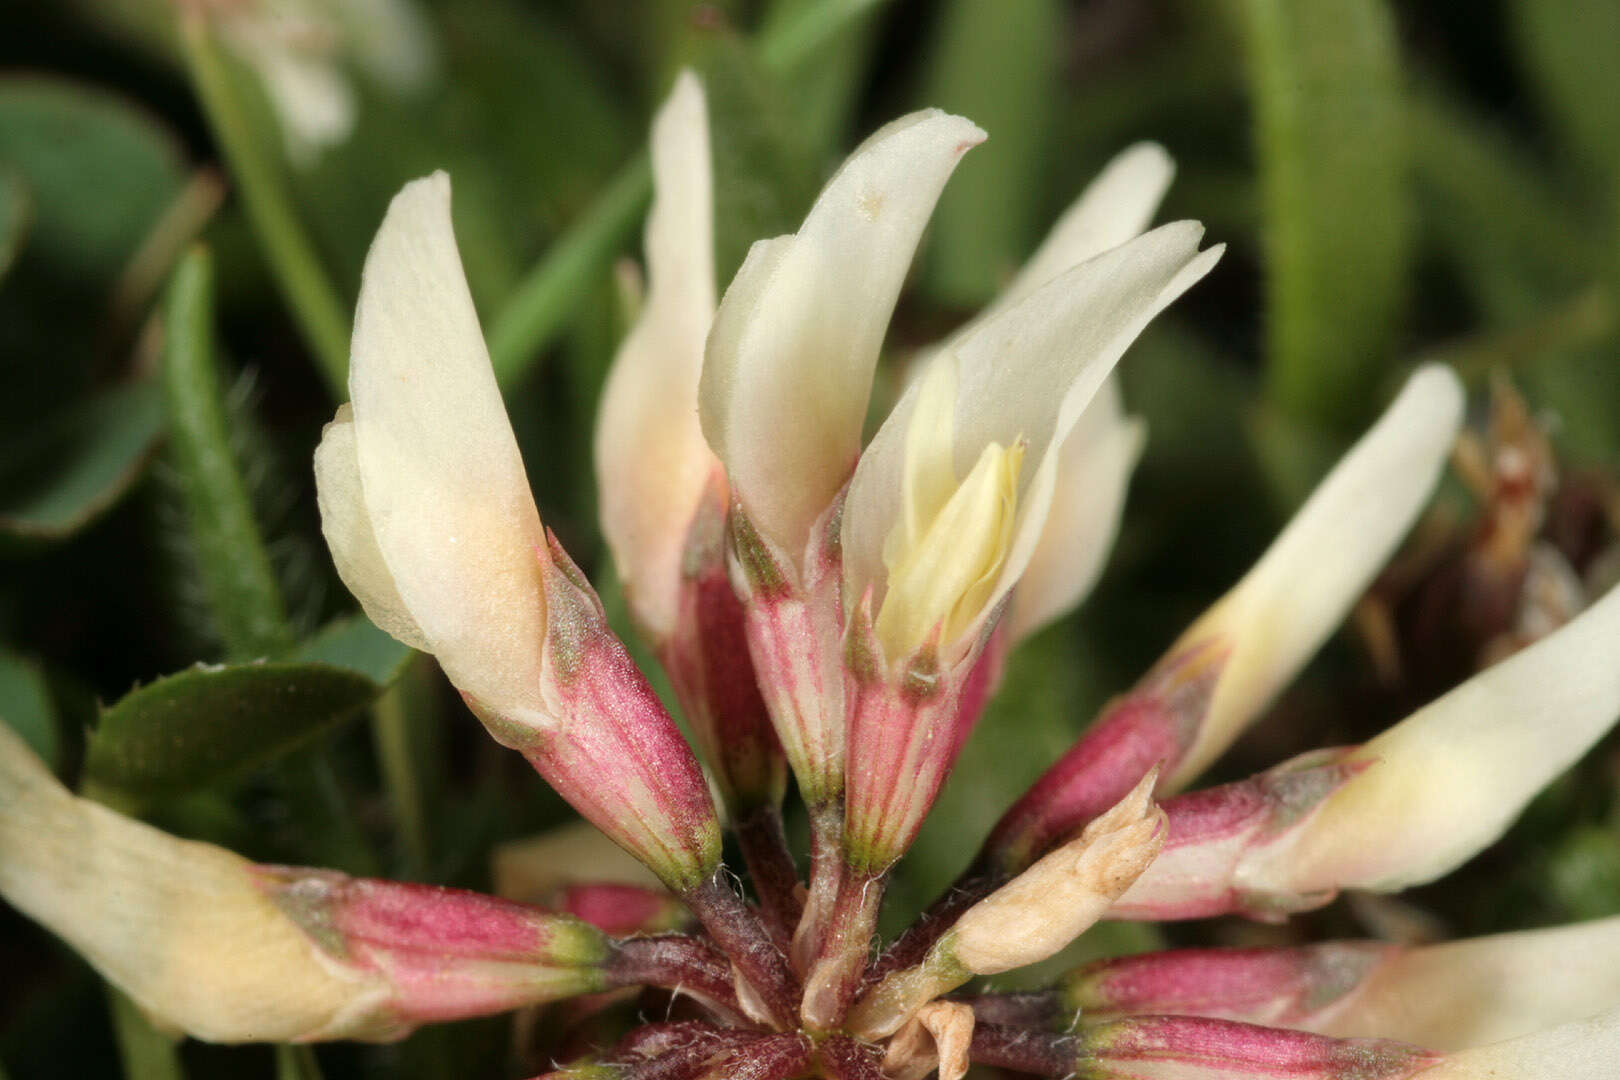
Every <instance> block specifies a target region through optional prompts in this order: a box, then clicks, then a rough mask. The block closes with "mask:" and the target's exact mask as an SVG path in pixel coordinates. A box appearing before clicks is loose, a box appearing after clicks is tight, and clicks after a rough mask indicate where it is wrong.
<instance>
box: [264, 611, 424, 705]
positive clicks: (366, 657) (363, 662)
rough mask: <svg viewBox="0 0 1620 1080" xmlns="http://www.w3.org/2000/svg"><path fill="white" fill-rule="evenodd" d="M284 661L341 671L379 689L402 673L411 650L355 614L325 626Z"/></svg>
mask: <svg viewBox="0 0 1620 1080" xmlns="http://www.w3.org/2000/svg"><path fill="white" fill-rule="evenodd" d="M288 659H290V660H295V661H300V662H304V663H311V664H327V665H329V666H331V667H336V668H343V669H344V670H345V671H352V672H354V673H355V674H357V675H364V676H365V677H366V678H368V679H370V680H371V681H372V682H374V683H376V684H377V686H378V687H383V686H387V685H389V684H390V683H392V682H393V681H394V680H395V679H397V678H399V676H400V674H401V673H402V672H403V671H404V670H405V665H406V664H408V663H410V659H411V648H410V646H409V645H405V644H402V643H401V642H399V641H397V640H395V639H394V638H393V637H391V636H390V635H389V634H388V633H386V632H385V631H383V630H379V629H378V628H377V624H376V623H374V622H372V621H371V620H370V619H368V618H366V617H365V616H364V615H360V614H355V615H348V616H345V617H343V618H341V619H334V620H333V621H331V622H329V623H327V624H326V626H324V627H322V628H321V629H320V630H319V631H318V632H317V633H316V634H315V636H314V637H312V638H310V639H309V640H308V641H306V642H304V643H303V644H302V645H300V646H299V647H298V648H297V649H296V650H294V651H293V653H292V655H291V656H290V657H288Z"/></svg>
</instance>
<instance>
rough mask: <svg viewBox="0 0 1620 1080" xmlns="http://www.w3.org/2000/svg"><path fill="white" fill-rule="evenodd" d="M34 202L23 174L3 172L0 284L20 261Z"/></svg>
mask: <svg viewBox="0 0 1620 1080" xmlns="http://www.w3.org/2000/svg"><path fill="white" fill-rule="evenodd" d="M33 215H34V203H33V198H32V196H30V195H29V194H28V184H27V182H26V181H24V180H23V178H22V174H20V173H18V172H17V171H16V170H14V169H0V281H4V280H5V276H6V271H8V270H10V269H11V264H12V263H14V262H16V261H17V252H18V251H20V250H22V246H23V240H24V239H25V238H26V237H27V235H28V225H29V222H30V221H31V220H32V219H33Z"/></svg>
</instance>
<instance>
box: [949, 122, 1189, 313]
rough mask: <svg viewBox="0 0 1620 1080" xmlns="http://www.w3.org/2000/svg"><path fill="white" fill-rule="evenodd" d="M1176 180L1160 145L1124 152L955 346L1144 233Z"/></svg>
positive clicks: (1139, 146)
mask: <svg viewBox="0 0 1620 1080" xmlns="http://www.w3.org/2000/svg"><path fill="white" fill-rule="evenodd" d="M1175 175H1176V163H1175V161H1174V160H1172V159H1171V157H1170V155H1169V154H1168V153H1166V152H1165V149H1164V147H1162V146H1160V145H1159V144H1158V143H1152V142H1142V143H1137V144H1135V145H1134V146H1130V147H1127V148H1126V149H1124V150H1122V151H1120V153H1119V154H1117V155H1116V156H1115V157H1114V159H1113V160H1112V161H1110V162H1109V163H1108V164H1107V165H1105V166H1103V170H1102V172H1100V173H1098V174H1097V177H1096V179H1094V180H1092V182H1091V183H1089V184H1087V185H1086V189H1085V190H1084V191H1082V192H1081V193H1080V197H1079V198H1077V199H1075V201H1074V202H1073V203H1072V204H1071V205H1070V206H1069V208H1068V209H1067V210H1065V211H1063V215H1062V216H1061V217H1059V218H1058V219H1057V222H1056V223H1055V224H1054V225H1053V226H1052V229H1051V231H1050V232H1048V233H1047V234H1046V239H1045V240H1043V241H1041V246H1040V247H1038V248H1036V249H1035V254H1033V255H1031V256H1030V257H1029V261H1028V262H1026V263H1024V265H1023V266H1022V267H1021V268H1020V269H1019V271H1018V273H1017V274H1016V275H1014V277H1013V279H1012V280H1011V281H1009V282H1008V283H1007V286H1006V288H1004V289H1002V290H1001V292H1000V294H998V295H997V296H996V298H995V300H994V301H992V302H991V303H990V305H989V306H988V307H986V308H985V309H984V310H983V311H981V312H980V313H979V314H978V316H977V317H975V318H974V320H973V321H972V322H971V323H969V324H968V325H967V326H965V327H963V328H962V329H961V330H959V331H957V332H956V333H955V334H953V335H952V340H953V342H956V341H961V340H963V339H964V338H965V337H967V336H968V334H970V333H972V332H973V331H974V330H975V329H977V328H978V327H980V326H982V325H983V324H984V323H985V322H986V321H988V320H989V319H991V318H993V317H994V316H996V315H999V314H1000V313H1001V312H1003V311H1006V310H1007V309H1008V308H1010V307H1012V306H1013V305H1014V304H1017V303H1018V302H1019V301H1021V300H1023V299H1024V298H1025V297H1026V296H1028V295H1030V294H1031V293H1033V292H1034V291H1035V290H1036V289H1038V288H1040V287H1041V286H1042V285H1045V284H1046V283H1047V282H1049V281H1051V280H1052V279H1053V278H1055V277H1057V276H1058V275H1059V274H1061V273H1063V272H1064V271H1065V270H1068V269H1070V268H1072V267H1075V266H1079V265H1080V264H1081V263H1083V262H1085V261H1086V260H1087V259H1092V258H1095V257H1097V256H1098V255H1101V254H1102V253H1103V252H1105V251H1107V250H1109V249H1110V248H1115V247H1118V246H1119V245H1121V244H1123V243H1125V242H1126V241H1127V240H1130V239H1132V238H1133V237H1135V236H1137V235H1138V234H1139V233H1141V231H1142V230H1143V229H1145V228H1147V226H1148V222H1150V221H1152V220H1153V215H1154V214H1155V213H1157V212H1158V209H1159V204H1160V203H1161V202H1163V201H1164V193H1165V192H1166V191H1168V190H1170V181H1171V180H1172V179H1174V178H1175Z"/></svg>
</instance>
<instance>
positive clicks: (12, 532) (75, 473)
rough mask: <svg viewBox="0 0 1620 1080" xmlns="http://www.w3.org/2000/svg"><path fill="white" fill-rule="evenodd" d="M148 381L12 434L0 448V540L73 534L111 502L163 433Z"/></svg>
mask: <svg viewBox="0 0 1620 1080" xmlns="http://www.w3.org/2000/svg"><path fill="white" fill-rule="evenodd" d="M162 425H163V411H162V402H161V400H160V398H159V391H158V387H157V385H156V383H155V382H154V381H151V380H144V381H141V382H136V383H130V384H128V385H125V386H118V387H113V388H111V389H109V390H104V391H102V392H100V393H97V394H95V395H93V396H91V397H89V398H86V399H84V400H82V401H80V402H78V403H77V404H75V405H73V406H71V407H69V408H67V409H66V410H64V411H63V412H62V413H60V414H59V415H56V416H52V417H47V418H45V419H44V420H42V421H40V422H39V423H38V424H37V425H35V426H34V427H32V428H31V429H28V430H25V431H23V432H21V433H20V434H19V435H14V436H13V441H12V442H11V444H10V445H8V446H6V447H4V448H3V449H0V545H3V544H4V542H6V541H10V542H11V543H12V545H13V546H19V545H21V546H32V545H34V544H38V543H43V542H48V541H56V540H61V539H64V538H65V537H68V536H71V535H73V534H74V533H75V532H77V531H79V530H80V529H82V528H84V527H85V526H86V525H88V524H89V523H90V522H92V521H94V520H95V519H96V518H97V517H98V516H100V515H101V514H102V513H103V512H105V511H106V510H107V509H108V508H110V507H111V506H112V505H113V504H114V503H116V502H117V501H118V500H119V499H120V498H121V497H122V496H123V495H124V493H125V492H127V491H128V490H129V489H130V487H131V485H133V484H134V483H135V480H136V479H137V478H138V477H139V476H140V474H141V471H142V469H143V468H144V467H145V465H146V463H147V461H148V460H149V459H150V457H151V454H152V450H153V448H154V447H155V446H156V444H157V440H158V437H159V435H160V434H161V433H162Z"/></svg>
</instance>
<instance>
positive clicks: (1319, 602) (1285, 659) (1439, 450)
mask: <svg viewBox="0 0 1620 1080" xmlns="http://www.w3.org/2000/svg"><path fill="white" fill-rule="evenodd" d="M1463 404H1464V402H1463V390H1462V386H1461V384H1459V383H1458V381H1457V377H1456V376H1455V375H1454V374H1452V372H1451V370H1450V369H1449V368H1446V367H1444V366H1442V365H1438V364H1431V365H1427V366H1425V367H1422V368H1419V369H1418V371H1417V372H1416V373H1415V374H1413V376H1412V377H1411V378H1410V379H1408V380H1407V383H1406V386H1405V387H1404V388H1403V389H1402V390H1401V393H1400V395H1399V396H1398V397H1397V398H1396V399H1395V401H1394V403H1393V404H1391V405H1390V407H1389V408H1388V409H1387V410H1386V411H1385V413H1384V415H1383V416H1382V417H1381V418H1380V419H1379V421H1378V423H1377V424H1375V425H1374V426H1373V428H1372V430H1370V431H1369V432H1367V434H1366V435H1364V436H1362V438H1361V441H1360V442H1358V443H1357V444H1356V445H1355V446H1354V447H1352V448H1351V450H1350V452H1349V453H1347V454H1346V455H1345V456H1344V457H1343V458H1342V459H1340V461H1339V463H1338V464H1337V465H1336V466H1334V469H1333V471H1332V472H1331V473H1329V474H1328V476H1327V479H1325V480H1323V481H1322V483H1321V484H1319V485H1318V486H1317V488H1316V490H1315V491H1314V492H1312V493H1311V496H1310V498H1309V499H1307V500H1306V502H1305V505H1304V506H1303V507H1301V508H1300V510H1299V512H1298V513H1296V514H1295V515H1294V518H1293V520H1292V521H1290V522H1289V523H1288V526H1287V528H1285V529H1284V530H1283V531H1282V533H1281V534H1279V535H1278V537H1277V539H1276V540H1274V541H1273V542H1272V544H1271V547H1270V548H1268V549H1267V550H1266V553H1265V554H1264V555H1262V556H1261V557H1260V561H1259V562H1257V563H1256V564H1255V565H1254V568H1253V569H1251V570H1250V571H1249V572H1248V574H1246V575H1245V576H1244V578H1243V580H1242V581H1240V582H1238V584H1237V585H1236V586H1235V587H1233V589H1232V591H1231V592H1229V593H1227V594H1226V596H1224V597H1222V598H1221V600H1220V601H1219V602H1217V603H1216V604H1215V606H1214V607H1212V608H1210V610H1209V611H1208V612H1206V613H1205V614H1204V615H1203V616H1202V617H1201V618H1200V619H1199V620H1198V621H1197V622H1195V623H1194V624H1193V625H1192V627H1191V628H1189V629H1188V630H1187V632H1186V633H1184V634H1183V635H1182V636H1181V638H1180V640H1179V641H1178V642H1177V643H1176V645H1175V646H1173V647H1172V648H1171V650H1170V654H1172V655H1174V654H1176V653H1178V652H1181V651H1183V650H1184V649H1185V648H1187V647H1191V646H1193V645H1195V644H1196V643H1198V642H1201V641H1206V640H1212V639H1214V640H1220V641H1223V642H1225V643H1226V645H1227V647H1229V648H1230V650H1231V651H1230V654H1229V656H1228V658H1227V661H1226V665H1225V667H1224V668H1223V669H1222V671H1221V675H1220V681H1219V682H1218V683H1217V684H1216V687H1215V692H1214V695H1213V697H1212V698H1211V700H1210V704H1209V709H1208V712H1207V714H1206V716H1205V718H1204V721H1203V725H1202V727H1201V728H1200V729H1199V732H1198V735H1197V739H1196V741H1195V742H1194V744H1193V746H1192V747H1191V748H1190V749H1189V750H1188V752H1187V753H1186V755H1185V756H1184V757H1183V758H1182V760H1181V764H1180V765H1178V766H1177V767H1176V768H1175V769H1174V770H1173V772H1172V773H1171V775H1170V776H1169V778H1168V779H1167V781H1166V787H1167V789H1171V790H1173V789H1176V788H1179V787H1183V786H1185V785H1186V784H1187V783H1188V782H1189V781H1191V780H1192V778H1193V777H1196V776H1197V775H1198V774H1199V773H1200V772H1202V771H1203V770H1204V769H1205V768H1206V767H1207V766H1208V765H1209V763H1210V762H1211V761H1213V760H1214V759H1215V757H1216V756H1217V755H1219V754H1220V753H1221V751H1223V750H1225V749H1226V747H1227V746H1229V745H1230V744H1231V742H1232V740H1233V739H1235V738H1236V737H1237V735H1238V733H1239V732H1240V731H1242V730H1243V728H1244V727H1246V726H1247V725H1248V724H1249V723H1251V722H1252V721H1253V720H1254V719H1255V717H1256V716H1258V715H1259V713H1260V712H1261V710H1263V709H1264V708H1265V707H1266V705H1267V704H1268V703H1269V702H1270V701H1271V699H1272V697H1273V696H1275V695H1276V693H1277V692H1278V691H1279V690H1281V689H1282V688H1283V687H1284V686H1286V685H1287V684H1288V682H1289V681H1290V680H1291V679H1292V678H1293V677H1294V675H1295V674H1296V673H1297V672H1298V671H1299V669H1300V668H1301V667H1303V666H1304V665H1305V663H1306V662H1307V661H1308V660H1310V658H1311V657H1312V656H1313V655H1315V653H1316V650H1317V649H1319V648H1320V647H1321V646H1322V643H1323V642H1324V641H1326V640H1327V639H1328V637H1329V636H1330V635H1331V634H1332V633H1333V631H1334V630H1335V629H1336V628H1337V627H1338V625H1339V624H1340V622H1342V621H1343V620H1344V617H1345V615H1346V613H1347V612H1348V611H1349V610H1350V607H1351V605H1353V604H1354V603H1355V602H1356V600H1357V599H1358V598H1360V596H1361V594H1362V593H1363V592H1365V591H1366V589H1367V586H1368V585H1369V584H1370V583H1371V582H1372V580H1373V578H1374V576H1375V575H1376V574H1377V573H1378V571H1379V570H1380V569H1381V568H1382V567H1383V565H1384V563H1385V562H1386V561H1387V560H1388V559H1389V556H1390V554H1391V553H1392V552H1393V551H1394V550H1395V548H1396V546H1397V545H1398V544H1399V543H1400V542H1401V539H1402V537H1404V536H1405V535H1406V533H1407V530H1408V529H1410V528H1411V526H1412V523H1413V521H1415V520H1416V519H1417V516H1418V513H1419V512H1420V511H1421V510H1422V509H1423V507H1424V505H1425V504H1426V503H1427V502H1428V499H1429V494H1430V492H1431V491H1433V489H1434V485H1435V483H1436V482H1437V481H1438V480H1439V477H1440V473H1441V470H1442V469H1443V468H1444V466H1445V463H1446V459H1447V456H1448V455H1449V453H1450V451H1451V446H1452V443H1453V442H1454V441H1455V439H1456V434H1457V428H1458V426H1459V425H1460V424H1461V423H1462V415H1463Z"/></svg>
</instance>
